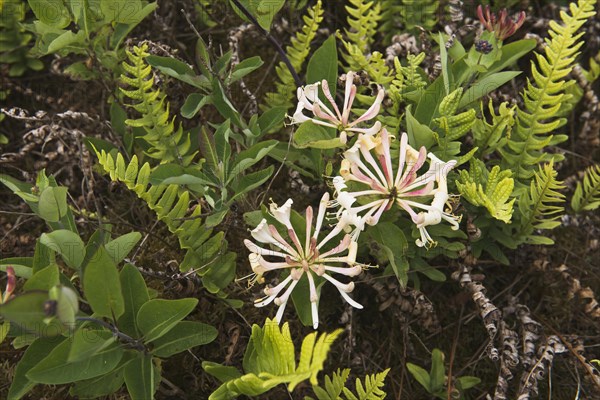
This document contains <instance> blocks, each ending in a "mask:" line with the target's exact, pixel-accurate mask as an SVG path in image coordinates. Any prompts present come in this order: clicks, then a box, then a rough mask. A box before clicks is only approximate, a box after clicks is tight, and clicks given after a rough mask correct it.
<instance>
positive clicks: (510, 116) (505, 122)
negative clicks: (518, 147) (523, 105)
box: [473, 99, 517, 156]
mask: <svg viewBox="0 0 600 400" xmlns="http://www.w3.org/2000/svg"><path fill="white" fill-rule="evenodd" d="M516 108H517V106H512V107H509V106H508V102H506V101H505V102H503V103H501V104H500V106H499V107H498V113H497V114H496V111H495V110H494V104H493V102H492V100H491V99H490V101H489V103H488V110H489V113H490V115H491V117H492V121H491V123H488V122H487V121H486V120H485V113H484V105H483V102H481V119H477V121H475V125H473V143H474V144H475V146H477V147H479V149H480V150H481V155H482V156H486V155H488V154H491V153H493V152H494V151H496V150H498V149H500V148H502V146H504V145H505V144H506V142H507V141H508V140H510V138H511V134H512V130H513V126H514V124H515V110H516Z"/></svg>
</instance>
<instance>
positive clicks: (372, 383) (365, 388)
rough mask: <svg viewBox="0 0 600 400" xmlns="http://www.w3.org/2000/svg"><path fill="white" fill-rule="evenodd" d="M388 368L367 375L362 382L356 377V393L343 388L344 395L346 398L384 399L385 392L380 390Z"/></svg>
mask: <svg viewBox="0 0 600 400" xmlns="http://www.w3.org/2000/svg"><path fill="white" fill-rule="evenodd" d="M388 372H390V369H389V368H388V369H386V370H385V371H383V372H380V373H378V374H373V375H367V376H366V377H365V380H364V384H363V383H362V382H361V380H360V379H358V378H356V394H357V395H354V394H353V393H352V392H351V391H350V389H348V388H344V395H345V396H346V398H347V399H348V400H381V399H384V398H385V396H386V393H385V392H384V391H383V390H382V388H383V385H384V383H385V382H384V381H385V377H386V376H387V374H388Z"/></svg>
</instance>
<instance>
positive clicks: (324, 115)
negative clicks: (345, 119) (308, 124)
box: [313, 104, 341, 127]
mask: <svg viewBox="0 0 600 400" xmlns="http://www.w3.org/2000/svg"><path fill="white" fill-rule="evenodd" d="M321 107H323V106H321V105H319V104H315V105H313V113H315V116H316V117H318V118H321V119H324V120H327V121H330V122H331V123H332V124H334V126H335V127H337V126H338V125H339V124H340V123H341V121H340V120H338V119H337V118H336V117H335V115H333V113H332V112H331V111H329V109H328V108H327V107H323V109H324V110H325V111H323V110H321Z"/></svg>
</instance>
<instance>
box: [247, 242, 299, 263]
mask: <svg viewBox="0 0 600 400" xmlns="http://www.w3.org/2000/svg"><path fill="white" fill-rule="evenodd" d="M274 244H275V243H274ZM276 244H277V245H279V243H276ZM244 245H245V246H246V248H247V249H248V250H250V251H251V252H253V253H257V254H260V255H261V256H274V257H282V258H286V257H287V256H288V255H289V254H286V253H282V252H280V251H275V250H271V249H265V248H263V247H259V246H258V245H256V244H255V243H252V242H251V241H250V240H248V239H244Z"/></svg>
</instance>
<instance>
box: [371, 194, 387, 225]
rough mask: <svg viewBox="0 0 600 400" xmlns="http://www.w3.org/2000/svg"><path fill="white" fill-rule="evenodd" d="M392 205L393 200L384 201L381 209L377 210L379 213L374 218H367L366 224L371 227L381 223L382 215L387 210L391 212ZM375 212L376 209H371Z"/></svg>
mask: <svg viewBox="0 0 600 400" xmlns="http://www.w3.org/2000/svg"><path fill="white" fill-rule="evenodd" d="M391 204H392V200H391V199H388V200H386V201H384V202H383V203H381V205H380V206H379V208H377V211H376V212H375V213H374V214H373V215H372V216H369V217H366V218H365V222H366V223H367V224H368V225H371V226H374V225H377V223H378V222H379V219H380V218H381V215H382V214H383V212H384V211H385V210H389V208H390V205H391ZM373 210H375V208H373V209H371V211H373Z"/></svg>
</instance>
